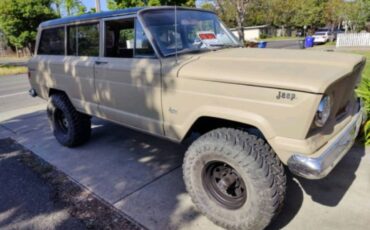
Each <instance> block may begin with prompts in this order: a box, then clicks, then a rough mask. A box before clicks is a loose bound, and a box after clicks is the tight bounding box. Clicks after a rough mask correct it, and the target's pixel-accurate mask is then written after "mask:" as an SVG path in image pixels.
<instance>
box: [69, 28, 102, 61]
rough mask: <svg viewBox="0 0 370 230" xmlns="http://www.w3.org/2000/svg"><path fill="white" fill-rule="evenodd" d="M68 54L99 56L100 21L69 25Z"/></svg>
mask: <svg viewBox="0 0 370 230" xmlns="http://www.w3.org/2000/svg"><path fill="white" fill-rule="evenodd" d="M67 51H68V52H67V54H68V55H73V56H99V25H98V23H93V24H87V25H79V26H69V27H68V49H67Z"/></svg>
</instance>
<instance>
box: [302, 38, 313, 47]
mask: <svg viewBox="0 0 370 230" xmlns="http://www.w3.org/2000/svg"><path fill="white" fill-rule="evenodd" d="M314 42H315V38H314V37H311V36H307V37H306V40H305V43H304V46H305V47H306V48H311V47H313V45H314Z"/></svg>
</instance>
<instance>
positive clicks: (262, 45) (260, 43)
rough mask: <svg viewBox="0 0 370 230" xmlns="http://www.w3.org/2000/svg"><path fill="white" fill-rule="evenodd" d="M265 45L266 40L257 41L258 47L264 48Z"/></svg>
mask: <svg viewBox="0 0 370 230" xmlns="http://www.w3.org/2000/svg"><path fill="white" fill-rule="evenodd" d="M266 46H267V42H264V41H261V42H258V48H262V49H264V48H266Z"/></svg>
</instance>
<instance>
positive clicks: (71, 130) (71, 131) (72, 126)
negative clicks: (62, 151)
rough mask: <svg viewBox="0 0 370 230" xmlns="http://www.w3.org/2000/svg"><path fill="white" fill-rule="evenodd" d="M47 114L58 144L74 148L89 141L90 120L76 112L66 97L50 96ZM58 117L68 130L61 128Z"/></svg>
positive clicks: (60, 95) (61, 95) (62, 95)
mask: <svg viewBox="0 0 370 230" xmlns="http://www.w3.org/2000/svg"><path fill="white" fill-rule="evenodd" d="M47 114H48V118H49V122H50V126H51V128H52V130H53V133H54V136H55V138H56V139H57V140H58V142H59V143H60V144H62V145H64V146H67V147H75V146H78V145H81V144H83V143H85V142H87V141H88V140H89V138H90V136H91V118H90V117H89V116H88V115H85V114H82V113H80V112H78V111H77V110H76V109H75V108H74V107H73V105H72V103H71V102H70V101H69V99H68V97H67V96H66V95H64V94H53V95H51V96H50V98H49V100H48V105H47ZM61 114H62V115H61ZM60 116H63V120H64V119H65V121H66V123H67V124H68V128H65V127H62V125H61V123H60V122H61V121H60Z"/></svg>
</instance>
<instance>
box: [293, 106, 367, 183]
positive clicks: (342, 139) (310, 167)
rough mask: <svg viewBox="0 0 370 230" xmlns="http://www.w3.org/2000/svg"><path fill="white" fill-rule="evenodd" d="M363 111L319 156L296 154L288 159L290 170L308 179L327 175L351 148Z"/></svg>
mask: <svg viewBox="0 0 370 230" xmlns="http://www.w3.org/2000/svg"><path fill="white" fill-rule="evenodd" d="M362 120H363V111H362V109H361V107H360V110H359V111H358V112H357V114H356V115H355V116H354V117H353V119H352V120H351V122H350V123H349V124H348V125H347V126H346V127H344V128H343V129H342V130H341V131H340V133H339V134H337V135H336V136H335V137H334V138H333V139H332V140H330V141H329V142H328V143H327V144H326V145H325V146H324V147H323V148H325V150H324V151H323V152H322V153H321V154H320V155H319V156H318V157H310V156H305V155H301V154H294V155H293V156H291V157H290V158H289V160H288V167H289V169H290V171H291V172H292V173H293V174H295V175H297V176H301V177H304V178H307V179H321V178H323V177H325V176H327V175H328V174H329V173H330V172H331V170H332V169H333V168H334V167H335V166H336V165H337V164H338V162H339V161H340V160H341V159H342V158H343V156H344V155H345V154H346V153H347V152H348V151H349V150H350V149H351V147H352V146H353V144H354V142H355V139H356V137H357V135H358V132H359V130H360V126H361V124H362Z"/></svg>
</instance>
